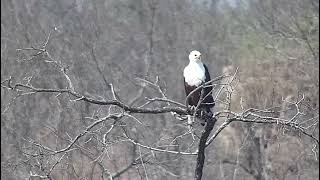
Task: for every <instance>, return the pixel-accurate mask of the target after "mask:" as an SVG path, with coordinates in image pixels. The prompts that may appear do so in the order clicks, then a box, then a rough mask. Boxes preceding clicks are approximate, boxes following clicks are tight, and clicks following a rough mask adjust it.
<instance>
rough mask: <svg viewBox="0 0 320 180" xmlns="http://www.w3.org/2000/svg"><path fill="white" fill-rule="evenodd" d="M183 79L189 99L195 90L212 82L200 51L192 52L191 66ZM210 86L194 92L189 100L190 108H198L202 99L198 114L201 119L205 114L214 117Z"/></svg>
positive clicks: (186, 69) (184, 73)
mask: <svg viewBox="0 0 320 180" xmlns="http://www.w3.org/2000/svg"><path fill="white" fill-rule="evenodd" d="M183 77H184V88H185V91H186V96H187V97H188V95H189V94H190V93H191V92H192V91H193V90H194V89H196V88H197V87H199V86H201V85H202V84H204V83H206V82H208V81H210V80H211V79H210V74H209V71H208V68H207V66H206V65H205V64H203V63H202V61H201V53H200V52H199V51H191V52H190V54H189V64H188V65H187V66H186V67H185V68H184V70H183ZM210 85H211V83H209V84H207V85H205V86H204V87H203V88H200V89H199V90H197V91H195V92H193V93H192V94H190V96H189V97H188V99H187V104H188V106H193V107H197V105H198V103H199V100H200V99H201V98H202V101H201V103H200V105H199V107H198V109H197V112H196V116H197V117H200V118H201V117H202V114H203V113H207V114H208V113H210V114H211V115H212V112H211V108H213V106H214V105H215V103H214V100H213V97H212V86H210ZM202 90H203V91H202ZM201 92H203V94H201ZM202 125H203V123H202Z"/></svg>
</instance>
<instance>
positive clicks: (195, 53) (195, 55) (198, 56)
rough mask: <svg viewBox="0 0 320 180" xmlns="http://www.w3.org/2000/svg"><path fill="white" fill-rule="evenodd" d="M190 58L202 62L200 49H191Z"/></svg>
mask: <svg viewBox="0 0 320 180" xmlns="http://www.w3.org/2000/svg"><path fill="white" fill-rule="evenodd" d="M189 60H190V61H194V62H200V61H201V53H200V52H199V51H191V52H190V54H189Z"/></svg>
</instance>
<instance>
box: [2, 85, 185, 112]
mask: <svg viewBox="0 0 320 180" xmlns="http://www.w3.org/2000/svg"><path fill="white" fill-rule="evenodd" d="M10 86H12V85H10ZM8 87H9V85H8ZM13 87H14V89H15V90H20V91H22V90H23V89H25V90H28V91H29V92H35V93H61V94H62V93H67V94H70V95H72V96H73V97H75V98H76V100H75V101H85V102H88V103H92V104H97V105H115V106H118V107H120V108H122V109H123V110H125V111H128V112H130V113H149V114H160V113H168V112H175V113H177V114H182V115H187V114H188V113H187V111H186V109H184V108H180V107H159V108H139V107H131V106H128V105H126V104H125V103H123V102H120V101H119V100H97V99H93V98H90V97H87V96H84V95H81V94H79V93H76V92H74V91H72V90H71V89H44V88H36V87H33V86H30V85H25V84H20V83H18V84H15V85H14V86H13ZM21 88H22V89H21Z"/></svg>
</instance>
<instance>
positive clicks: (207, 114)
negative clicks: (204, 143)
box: [198, 107, 213, 126]
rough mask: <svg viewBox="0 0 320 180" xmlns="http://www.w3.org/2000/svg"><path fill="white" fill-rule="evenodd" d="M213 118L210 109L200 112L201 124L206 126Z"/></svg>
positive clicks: (201, 109) (202, 109)
mask: <svg viewBox="0 0 320 180" xmlns="http://www.w3.org/2000/svg"><path fill="white" fill-rule="evenodd" d="M212 116H213V113H212V111H211V109H210V108H209V107H202V108H200V110H199V116H198V117H199V119H200V124H201V125H202V126H204V125H205V124H206V122H207V121H208V120H209V119H211V118H212Z"/></svg>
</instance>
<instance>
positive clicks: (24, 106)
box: [1, 0, 319, 180]
mask: <svg viewBox="0 0 320 180" xmlns="http://www.w3.org/2000/svg"><path fill="white" fill-rule="evenodd" d="M318 11H319V1H318V0H228V1H223V0H90V1H86V0H67V1H65V0H54V1H52V0H2V1H1V81H3V80H5V79H7V78H9V77H10V76H11V77H13V82H28V81H29V83H31V84H32V85H33V86H35V87H42V88H61V89H62V88H66V87H67V86H68V84H67V83H66V81H65V77H64V76H63V74H62V73H61V72H59V70H57V68H54V67H53V65H52V64H50V63H46V62H44V61H41V60H39V58H40V59H41V57H39V58H33V59H30V60H23V59H26V58H28V57H30V53H28V52H25V51H17V49H19V48H25V47H31V46H34V47H39V46H41V45H42V43H43V42H44V41H45V40H46V38H47V36H48V35H49V34H50V32H51V38H50V40H49V42H48V45H47V50H48V52H50V54H51V56H52V58H54V59H55V60H57V61H59V62H61V64H63V65H64V66H67V67H68V75H69V76H70V78H71V81H72V82H73V85H74V89H75V90H76V91H77V92H79V93H81V94H84V95H87V96H90V97H95V98H97V99H111V98H112V93H111V90H110V86H109V85H108V84H109V83H112V84H113V86H114V89H115V92H116V93H117V94H118V96H119V97H120V99H121V100H122V101H123V102H126V103H127V104H130V105H141V104H142V103H143V101H144V98H145V97H149V98H152V97H157V96H159V93H157V92H156V91H155V90H154V89H152V88H147V87H146V85H145V84H143V83H141V81H138V80H137V78H141V79H147V80H150V81H155V80H156V77H157V76H158V77H159V78H160V84H161V87H162V88H163V89H164V90H165V93H166V95H167V96H168V98H170V99H173V100H175V101H178V102H181V103H184V99H185V93H184V89H183V79H182V71H183V68H184V67H185V66H186V65H187V64H188V54H189V52H190V51H191V50H194V49H195V50H199V51H200V52H201V53H202V54H203V61H204V62H205V63H206V64H207V65H208V68H209V71H210V73H211V77H216V76H219V75H221V74H224V73H233V72H234V71H235V69H236V68H237V67H238V68H239V69H238V74H237V84H236V86H235V87H234V90H233V91H234V93H233V96H232V103H231V109H232V110H233V111H235V112H240V111H241V110H242V109H248V108H258V109H265V108H268V107H275V106H277V107H281V108H284V109H286V111H283V112H285V113H282V114H279V116H280V117H283V118H287V119H290V118H292V115H294V114H296V112H295V110H294V108H293V107H291V106H292V105H290V104H287V103H286V101H284V100H288V101H292V102H294V101H296V100H297V99H299V98H301V97H304V99H303V103H302V105H301V107H300V110H301V111H302V112H303V113H304V114H303V115H301V116H299V117H296V118H297V119H296V120H297V121H300V122H306V121H307V120H310V121H311V122H313V123H312V124H308V122H309V121H308V122H306V123H307V124H308V130H309V131H310V132H312V133H314V135H315V136H316V137H317V138H318V139H319V136H318V133H319V113H318V111H319V77H318V74H319V14H318ZM30 77H32V78H30ZM106 109H107V108H106V107H103V106H98V105H92V104H89V103H83V102H74V101H69V97H68V95H60V96H57V94H50V93H44V94H37V93H36V94H31V95H26V96H21V95H19V92H15V91H10V90H8V89H6V88H3V87H2V88H1V178H3V179H12V180H14V179H28V178H29V177H30V175H32V174H42V173H43V172H47V171H48V170H50V167H52V164H54V162H56V161H57V160H59V158H61V159H62V160H61V161H60V162H59V163H58V164H57V166H56V167H55V169H54V170H53V171H52V172H51V175H52V177H53V179H102V178H105V179H108V176H107V175H105V176H104V177H102V175H101V174H103V172H102V170H101V167H102V165H103V166H104V167H105V168H106V169H108V170H109V171H110V174H112V175H114V178H118V179H123V180H124V179H132V180H133V179H158V180H160V179H181V180H188V179H192V178H193V174H194V167H195V156H188V155H176V154H166V153H155V154H152V153H151V154H148V155H147V156H144V158H145V164H144V166H142V165H141V162H140V163H138V162H137V160H136V158H137V157H139V155H140V156H141V153H147V152H150V151H149V150H146V149H142V148H140V147H137V146H136V145H134V144H132V143H130V142H122V141H119V140H118V136H119V131H117V130H115V131H111V132H110V134H109V136H108V138H109V139H108V140H109V142H110V144H109V145H108V150H107V151H104V149H103V147H102V145H101V143H99V141H98V139H99V138H97V137H98V135H101V134H103V133H105V132H106V131H107V130H108V128H107V127H108V126H107V125H106V127H101V129H100V130H99V131H97V132H96V134H95V133H92V134H88V135H86V136H85V137H83V138H82V139H80V140H79V143H77V144H78V145H79V146H80V145H81V146H83V147H85V148H86V149H87V151H82V150H74V151H70V152H68V153H66V154H65V155H64V156H63V158H62V157H61V155H62V154H61V155H60V156H52V157H37V158H30V156H29V155H28V154H26V153H25V151H28V152H35V151H40V150H39V149H40V148H38V149H36V147H34V146H32V145H30V140H29V139H33V140H36V141H37V142H40V143H42V144H44V145H46V146H48V147H51V148H53V149H61V148H64V147H65V146H66V145H68V143H70V142H69V141H68V139H71V138H72V137H75V136H76V135H77V134H78V133H80V132H81V131H82V130H83V129H84V128H85V127H87V126H88V125H89V124H90V123H91V122H93V121H92V120H90V119H87V118H86V117H91V116H93V114H96V115H97V116H100V115H101V116H103V115H104V113H105V112H106V111H107V110H106ZM218 109H219V105H217V107H215V110H218ZM290 109H292V112H291V111H290ZM287 110H289V111H287ZM136 118H138V119H139V120H133V119H127V120H123V123H125V125H124V126H126V127H128V128H127V129H128V131H130V132H129V133H130V134H131V135H132V137H134V138H135V139H138V140H139V142H141V143H143V144H148V145H157V146H158V147H160V146H161V144H165V143H167V142H166V141H171V140H172V137H177V136H178V135H180V134H181V133H182V132H183V128H184V126H185V125H184V124H183V123H181V122H179V121H178V120H176V119H175V118H174V117H173V116H171V115H170V114H156V115H152V114H150V115H149V114H143V115H141V114H140V115H137V116H136ZM141 123H142V124H143V125H141ZM219 123H220V122H219V120H218V122H217V124H219ZM199 129H200V130H201V127H199ZM97 134H98V135H97ZM99 137H100V136H99ZM166 138H167V140H165V139H166ZM170 138H171V139H170ZM172 141H173V140H172ZM190 141H191V140H190V138H176V139H175V141H174V144H175V145H176V146H175V147H176V148H178V149H179V148H180V147H184V146H187V145H188V143H190ZM78 145H77V146H78ZM75 148H76V147H75ZM178 149H177V150H178ZM318 151H319V144H317V143H315V142H314V141H313V140H312V139H310V138H308V137H306V136H303V135H301V134H299V133H297V132H296V131H292V130H291V129H288V128H285V127H281V126H277V125H272V124H250V123H241V122H235V123H232V124H231V125H230V126H229V127H228V128H226V129H225V130H223V131H222V132H221V134H220V135H219V136H218V137H217V139H216V140H215V141H214V143H213V144H212V145H210V146H209V147H208V148H207V149H206V162H205V168H204V177H203V179H205V180H211V179H222V180H223V179H225V180H228V179H246V180H314V179H318V178H319V164H318V163H319V159H318V158H319V155H318ZM102 152H106V153H105V154H103V153H102ZM102 154H103V156H102ZM99 158H101V159H99ZM140 158H141V157H140ZM48 168H49V169H48Z"/></svg>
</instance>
